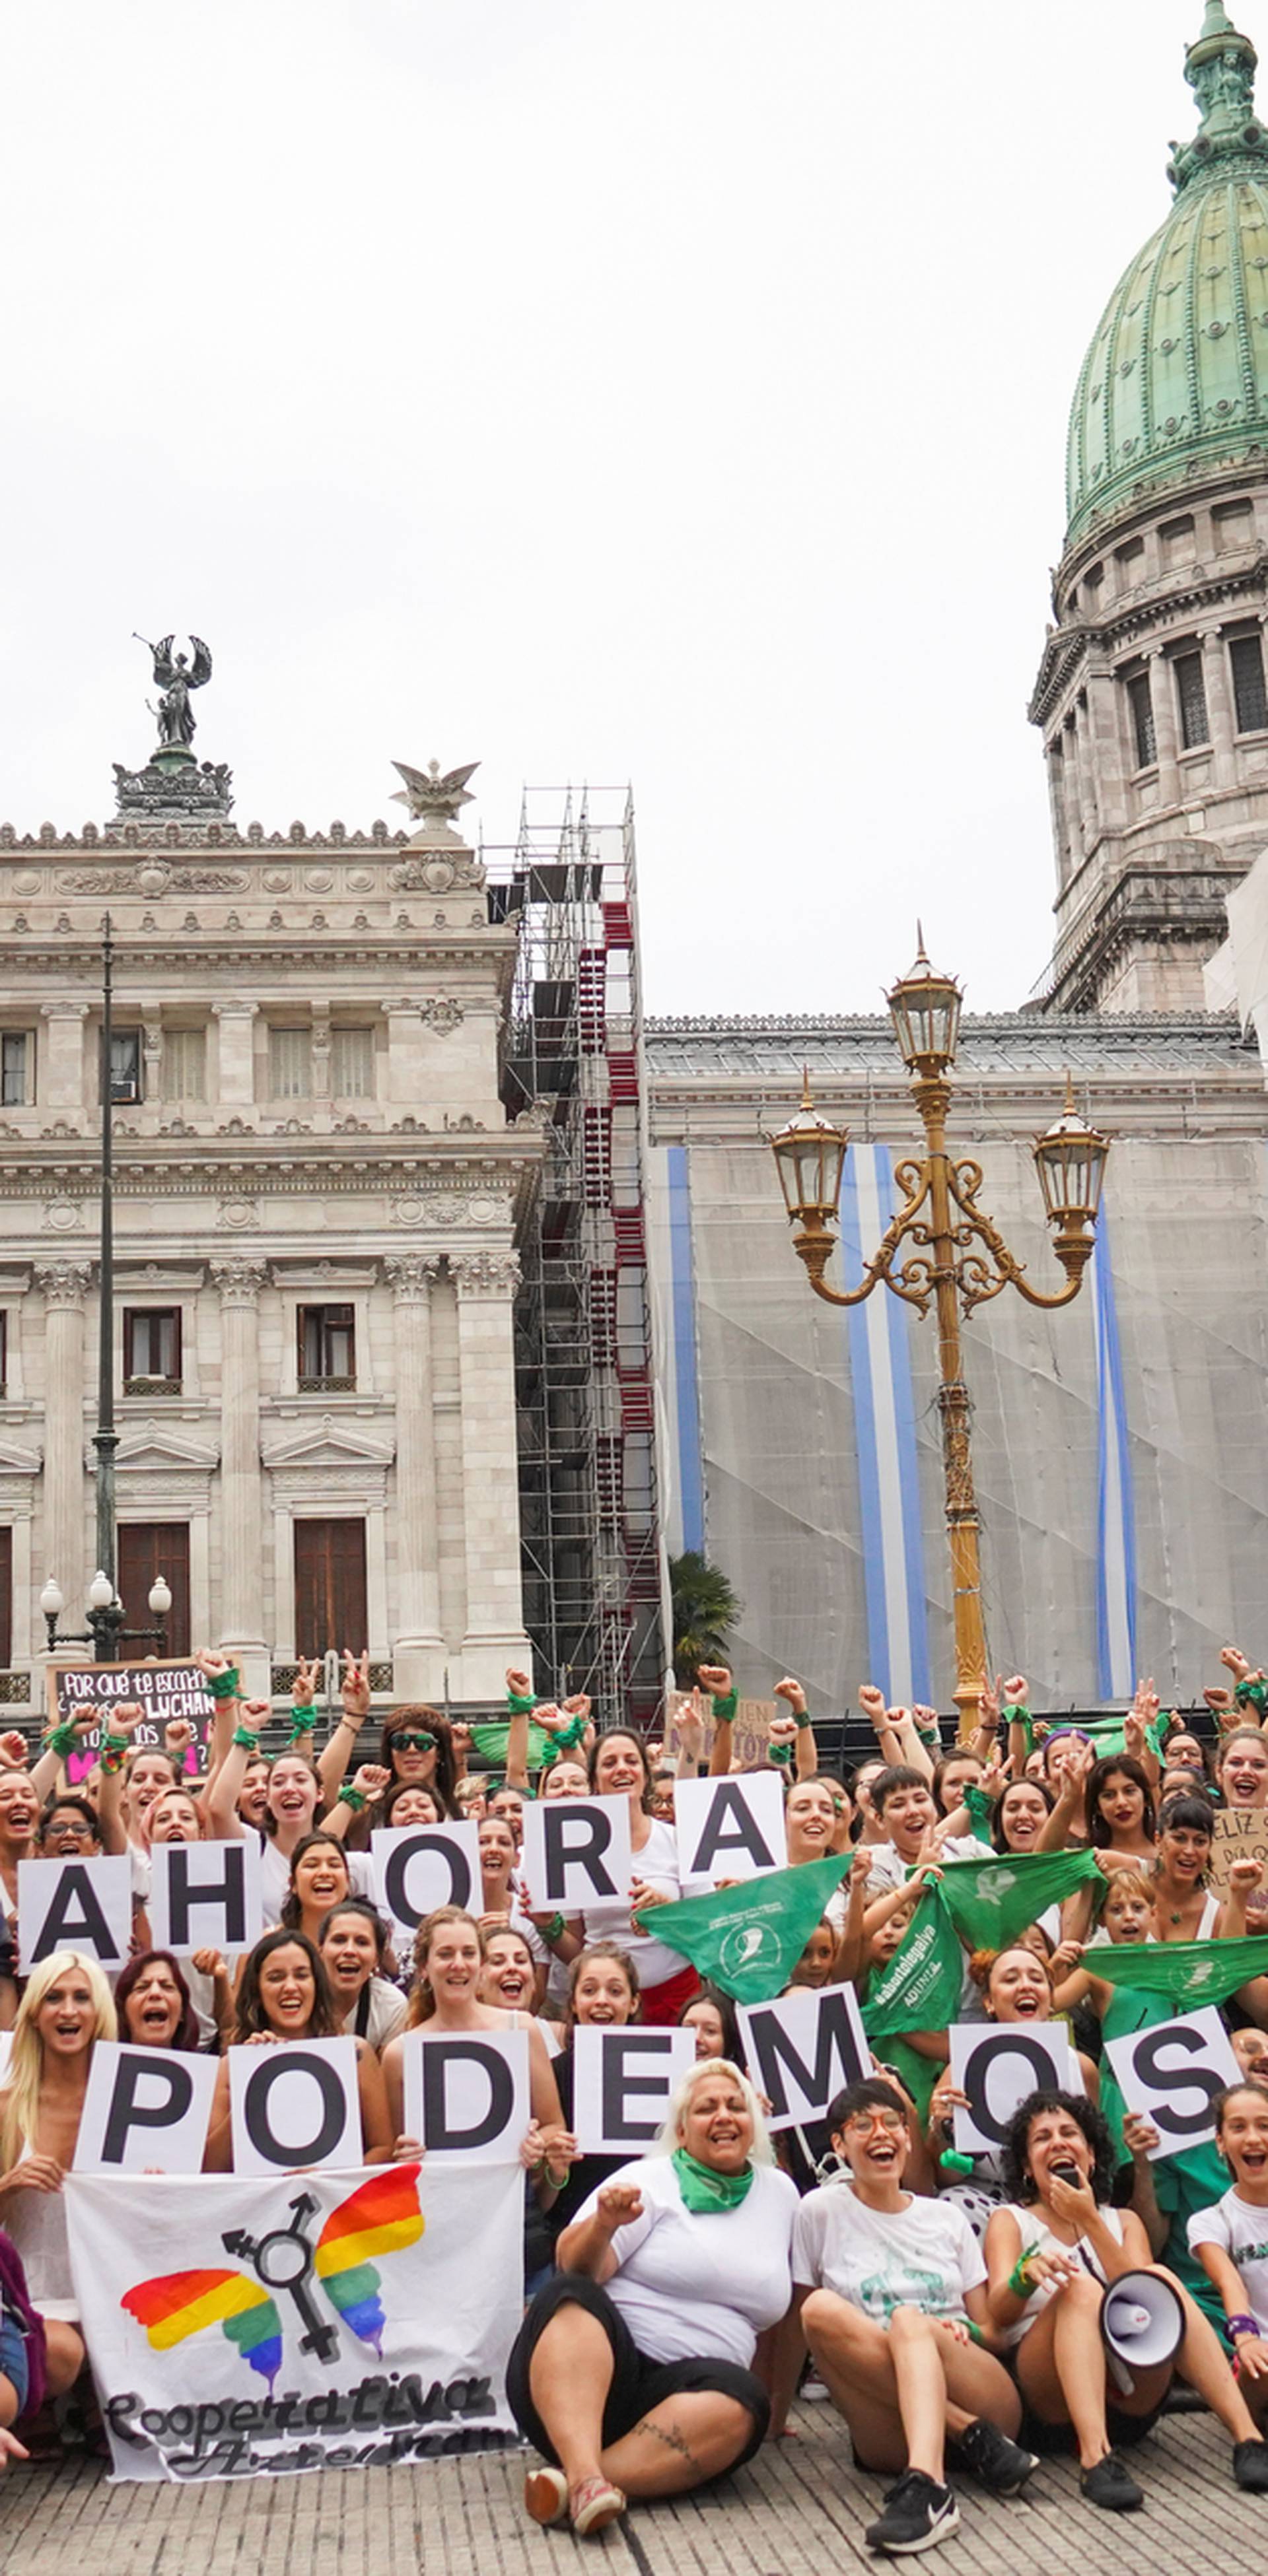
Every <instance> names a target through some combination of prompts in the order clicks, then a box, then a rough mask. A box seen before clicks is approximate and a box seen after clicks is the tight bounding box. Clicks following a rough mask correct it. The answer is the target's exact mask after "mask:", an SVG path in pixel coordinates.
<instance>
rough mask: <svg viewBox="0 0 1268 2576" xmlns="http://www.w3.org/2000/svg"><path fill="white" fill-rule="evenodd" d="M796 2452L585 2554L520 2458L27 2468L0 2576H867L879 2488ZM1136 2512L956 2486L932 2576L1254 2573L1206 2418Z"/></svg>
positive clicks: (1263, 2514) (656, 2511)
mask: <svg viewBox="0 0 1268 2576" xmlns="http://www.w3.org/2000/svg"><path fill="white" fill-rule="evenodd" d="M797 2422H798V2426H799V2430H800V2434H801V2439H800V2440H799V2441H796V2442H782V2443H780V2444H779V2446H778V2448H777V2449H774V2450H771V2449H767V2450H765V2451H763V2452H762V2454H761V2455H760V2457H759V2458H758V2459H757V2460H756V2461H755V2462H754V2463H753V2465H752V2466H751V2467H750V2468H748V2469H746V2470H744V2471H742V2472H741V2475H740V2476H739V2477H738V2478H737V2479H736V2480H735V2481H734V2483H732V2484H728V2485H726V2486H723V2487H721V2488H719V2489H718V2490H717V2491H716V2492H715V2493H713V2494H710V2495H706V2496H703V2497H701V2498H700V2499H698V2500H697V2499H696V2498H694V2497H690V2496H688V2497H685V2498H684V2499H683V2500H682V2502H681V2503H679V2504H673V2505H670V2504H663V2505H651V2506H643V2507H642V2508H641V2509H639V2510H638V2511H637V2512H634V2513H631V2514H630V2515H629V2516H628V2517H627V2519H626V2521H625V2522H624V2523H622V2524H620V2525H618V2526H616V2527H615V2528H614V2529H613V2530H612V2531H610V2532H608V2533H607V2534H606V2536H605V2537H604V2538H603V2539H602V2540H599V2541H592V2542H588V2543H578V2542H576V2541H574V2540H573V2539H572V2538H571V2536H570V2535H567V2534H565V2535H563V2536H562V2537H556V2536H554V2535H553V2534H551V2533H549V2532H541V2531H538V2530H537V2529H536V2528H535V2527H534V2526H533V2525H532V2524H530V2523H529V2522H528V2521H527V2520H526V2518H525V2516H524V2513H523V2511H522V2509H521V2505H520V2482H521V2477H522V2474H523V2461H522V2457H518V2456H515V2455H512V2456H511V2457H510V2458H507V2457H504V2456H498V2455H492V2454H491V2455H490V2456H489V2457H487V2458H484V2459H480V2458H475V2459H466V2460H453V2461H440V2462H436V2463H428V2465H427V2466H426V2467H422V2468H414V2469H404V2468H402V2469H366V2470H362V2471H359V2472H355V2471H348V2472H343V2471H331V2472H330V2473H329V2474H327V2475H321V2474H314V2475H304V2476H300V2477H289V2478H284V2479H279V2480H278V2481H277V2482H276V2484H273V2483H270V2481H269V2480H267V2479H264V2478H253V2479H249V2480H244V2481H243V2482H242V2483H241V2484H238V2485H235V2484H233V2483H232V2482H229V2483H223V2484H220V2485H217V2486H207V2487H201V2488H190V2487H170V2486H153V2487H142V2486H118V2487H111V2486H108V2485H107V2483H106V2480H105V2475H104V2471H103V2470H102V2469H101V2468H100V2467H99V2466H98V2465H97V2464H96V2463H92V2464H90V2463H88V2462H87V2461H83V2462H81V2463H80V2464H79V2465H78V2466H75V2467H64V2468H61V2469H58V2470H49V2469H23V2470H21V2471H19V2472H17V2473H16V2474H15V2473H12V2472H11V2473H10V2474H9V2475H7V2476H6V2477H5V2478H4V2479H3V2480H2V2481H0V2552H2V2555H0V2565H2V2566H3V2570H4V2576H256V2571H257V2570H258V2571H259V2576H416V2571H418V2570H420V2569H421V2570H423V2571H425V2576H578V2571H579V2569H580V2568H582V2567H584V2566H587V2565H589V2566H593V2568H594V2570H595V2576H719V2571H721V2570H725V2571H726V2576H825V2570H832V2571H833V2576H835V2571H836V2570H838V2569H840V2568H842V2567H844V2568H847V2569H848V2568H853V2567H871V2568H879V2567H882V2566H885V2565H891V2564H893V2563H894V2562H893V2561H888V2560H881V2559H876V2558H873V2557H872V2556H871V2554H870V2552H869V2551H867V2550H866V2549H865V2548H864V2547H863V2540H862V2532H863V2525H864V2523H865V2522H866V2521H867V2520H868V2519H869V2518H870V2516H871V2515H872V2514H873V2513H874V2512H875V2511H876V2507H877V2499H878V2498H879V2495H880V2492H881V2481H879V2480H878V2479H875V2478H870V2477H864V2476H861V2475H860V2474H859V2473H858V2472H857V2471H856V2470H855V2469H854V2468H853V2467H852V2466H851V2464H850V2458H849V2444H848V2442H847V2440H846V2438H845V2435H844V2433H843V2431H842V2429H841V2428H840V2426H839V2425H838V2424H837V2422H836V2421H835V2419H834V2418H833V2416H832V2415H831V2413H830V2412H829V2410H828V2409H827V2408H826V2407H823V2406H814V2407H811V2406H803V2407H802V2408H801V2410H800V2412H799V2415H798V2418H797ZM1133 2456H1134V2460H1135V2462H1136V2463H1137V2464H1138V2467H1139V2471H1140V2475H1141V2483H1142V2484H1143V2485H1144V2487H1145V2488H1146V2490H1147V2494H1148V2505H1147V2508H1146V2511H1145V2513H1144V2514H1128V2515H1122V2516H1114V2515H1112V2514H1104V2513H1097V2512H1095V2511H1094V2509H1093V2508H1092V2507H1091V2506H1090V2505H1085V2504H1084V2503H1083V2502H1082V2501H1081V2499H1080V2497H1079V2493H1078V2486H1077V2481H1076V2477H1075V2472H1074V2469H1073V2466H1072V2465H1071V2463H1070V2462H1069V2461H1068V2460H1054V2461H1046V2462H1045V2463H1044V2466H1043V2467H1042V2468H1041V2469H1040V2470H1038V2471H1037V2473H1036V2475H1035V2477H1034V2478H1033V2479H1032V2481H1031V2484H1030V2490H1029V2498H1028V2500H1025V2501H1021V2502H1017V2503H1013V2504H995V2503H992V2502H991V2501H990V2500H989V2499H988V2498H985V2497H983V2496H982V2495H980V2494H979V2493H978V2491H977V2490H976V2489H975V2488H974V2487H973V2486H972V2485H971V2483H969V2482H968V2481H965V2482H963V2484H962V2485H961V2488H960V2529H959V2532H958V2534H957V2535H956V2537H955V2538H954V2539H953V2540H949V2541H946V2542H944V2543H943V2545H942V2546H941V2547H940V2548H939V2549H937V2550H936V2551H935V2552H933V2553H932V2554H931V2556H930V2558H929V2560H928V2564H929V2566H930V2567H931V2568H932V2567H936V2568H937V2569H938V2571H939V2576H984V2571H987V2570H989V2571H991V2576H999V2570H1000V2569H1001V2568H1005V2569H1007V2570H1008V2571H1009V2576H1013V2572H1014V2571H1016V2576H1053V2571H1054V2570H1061V2569H1065V2568H1067V2567H1069V2566H1071V2565H1072V2564H1075V2563H1077V2561H1078V2560H1079V2558H1080V2557H1081V2556H1082V2555H1083V2554H1084V2553H1085V2552H1086V2553H1087V2554H1088V2555H1089V2556H1091V2555H1094V2557H1095V2563H1096V2567H1097V2570H1098V2576H1101V2571H1108V2570H1114V2569H1124V2570H1126V2569H1129V2568H1130V2569H1132V2570H1133V2571H1138V2570H1139V2567H1140V2564H1141V2560H1142V2556H1143V2557H1145V2558H1146V2559H1148V2560H1149V2561H1150V2562H1151V2563H1152V2564H1153V2566H1155V2567H1157V2568H1161V2569H1163V2570H1170V2569H1173V2568H1182V2569H1183V2570H1184V2576H1208V2571H1209V2576H1224V2571H1225V2570H1226V2569H1227V2568H1228V2567H1229V2566H1230V2565H1234V2566H1236V2565H1238V2564H1241V2565H1246V2564H1254V2563H1255V2561H1256V2559H1258V2560H1260V2561H1262V2558H1263V2555H1264V2550H1265V2543H1266V2542H1268V2498H1265V2499H1262V2500H1260V2499H1257V2498H1256V2497H1254V2496H1244V2495H1242V2494H1241V2493H1240V2491H1239V2490H1238V2489H1237V2488H1236V2487H1234V2485H1233V2483H1232V2478H1231V2473H1230V2468H1229V2453H1228V2445H1227V2443H1226V2441H1225V2439H1224V2437H1223V2435H1222V2434H1221V2433H1220V2431H1219V2428H1218V2426H1217V2425H1215V2424H1214V2423H1213V2422H1212V2419H1211V2418H1210V2417H1209V2416H1206V2415H1171V2416H1165V2417H1164V2418H1163V2420H1162V2422H1161V2424H1160V2425H1159V2426H1158V2428H1157V2431H1156V2432H1155V2433H1154V2434H1153V2435H1152V2436H1151V2438H1150V2439H1149V2441H1147V2442H1146V2443H1144V2444H1143V2446H1142V2447H1141V2449H1140V2450H1139V2451H1138V2452H1136V2453H1135V2454H1134V2455H1133Z"/></svg>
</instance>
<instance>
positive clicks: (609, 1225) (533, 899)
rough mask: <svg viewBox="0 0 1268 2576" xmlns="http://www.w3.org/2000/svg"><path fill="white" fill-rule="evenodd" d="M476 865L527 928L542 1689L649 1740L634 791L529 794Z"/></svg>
mask: <svg viewBox="0 0 1268 2576" xmlns="http://www.w3.org/2000/svg"><path fill="white" fill-rule="evenodd" d="M481 855H482V857H483V860H484V862H485V866H486V868H487V870H488V877H489V888H490V900H491V903H492V904H493V906H494V909H495V913H496V912H497V911H498V910H499V909H500V910H501V911H502V913H503V917H505V918H507V919H510V918H512V917H514V916H518V920H519V929H520V945H519V956H518V963H517V968H516V977H515V987H514V993H513V998H512V1004H511V1013H510V1022H509V1027H508V1031H507V1037H506V1046H505V1054H504V1060H503V1069H502V1079H503V1097H504V1100H505V1104H506V1108H507V1111H508V1114H509V1115H511V1116H513V1117H514V1116H517V1115H518V1114H520V1113H521V1112H522V1111H524V1110H525V1109H530V1108H532V1107H534V1106H536V1108H537V1111H538V1114H539V1115H541V1116H542V1117H543V1118H544V1121H545V1124H546V1136H547V1151H546V1156H545V1159H544V1162H543V1166H542V1172H541V1177H540V1182H539V1186H538V1189H537V1192H536V1196H535V1199H534V1202H533V1205H532V1208H531V1210H530V1213H529V1215H528V1218H527V1221H526V1223H525V1227H524V1231H523V1235H522V1237H521V1243H520V1258H521V1263H522V1270H523V1276H522V1281H521V1285H520V1290H519V1294H518V1297H517V1300H516V1319H515V1320H516V1380H517V1402H518V1408H519V1466H520V1520H521V1535H522V1544H523V1565H524V1610H525V1623H526V1626H527V1629H528V1633H529V1636H530V1637H531V1638H532V1641H533V1646H534V1649H535V1652H536V1655H537V1659H538V1675H537V1678H538V1682H539V1685H540V1684H541V1683H543V1682H545V1681H546V1680H547V1679H548V1680H549V1686H550V1688H551V1689H552V1690H553V1691H554V1692H555V1693H556V1695H557V1696H558V1697H560V1698H563V1697H564V1696H566V1695H567V1693H569V1692H571V1691H576V1690H584V1691H587V1692H588V1693H589V1695H590V1697H591V1699H592V1700H593V1702H594V1704H595V1710H596V1714H597V1715H598V1717H599V1718H600V1720H601V1721H602V1722H604V1723H606V1724H609V1725H611V1724H613V1723H617V1722H624V1723H626V1724H635V1725H646V1724H650V1723H651V1721H652V1720H653V1719H654V1718H655V1717H656V1716H657V1714H658V1712H659V1710H660V1706H661V1701H662V1694H663V1685H664V1676H665V1669H666V1663H667V1657H666V1653H665V1643H664V1627H663V1618H662V1591H663V1587H662V1554H661V1544H660V1527H659V1517H658V1513H657V1498H656V1463H655V1425H654V1376H653V1350H652V1311H651V1296H650V1291H649V1286H648V1276H647V1223H646V1186H645V1184H646V1165H647V1106H646V1104H647V1091H646V1074H645V1067H644V1055H643V1029H642V1011H641V1003H640V994H639V966H638V926H637V906H636V889H635V865H634V814H633V807H632V804H631V802H630V797H629V793H628V790H626V789H619V790H616V789H586V790H582V791H581V792H580V793H578V794H577V795H574V793H573V791H572V789H571V788H568V789H564V790H558V789H544V788H529V789H526V790H525V793H524V800H523V808H522V812H521V818H520V831H519V839H518V841H517V843H516V845H515V848H514V851H508V852H500V851H498V850H490V849H489V848H488V847H487V846H486V847H485V848H484V849H483V850H482V853H481Z"/></svg>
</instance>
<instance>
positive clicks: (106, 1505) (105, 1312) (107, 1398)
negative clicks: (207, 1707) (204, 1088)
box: [40, 913, 172, 1664]
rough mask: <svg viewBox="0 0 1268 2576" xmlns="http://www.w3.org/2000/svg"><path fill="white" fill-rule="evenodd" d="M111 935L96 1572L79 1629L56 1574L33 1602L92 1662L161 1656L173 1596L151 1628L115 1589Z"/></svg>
mask: <svg viewBox="0 0 1268 2576" xmlns="http://www.w3.org/2000/svg"><path fill="white" fill-rule="evenodd" d="M113 970H114V942H113V940H112V939H111V936H110V915H109V913H107V914H106V917H105V922H104V924H103V928H102V941H101V1312H100V1318H99V1332H98V1342H97V1428H96V1430H95V1432H94V1433H93V1447H94V1449H95V1450H96V1452H97V1571H96V1573H95V1574H94V1576H93V1578H92V1581H91V1583H90V1584H89V1586H88V1599H87V1602H86V1604H85V1609H84V1616H85V1618H86V1619H87V1621H88V1625H87V1627H86V1628H84V1629H78V1630H69V1631H66V1632H64V1633H62V1634H59V1632H58V1626H57V1623H58V1620H59V1619H60V1617H61V1615H62V1611H63V1610H64V1608H65V1606H66V1604H65V1596H64V1594H63V1592H62V1588H61V1585H60V1584H59V1583H58V1582H57V1580H56V1578H55V1576H53V1575H51V1574H50V1576H49V1579H48V1581H47V1583H46V1584H45V1586H44V1589H43V1591H42V1592H41V1594H40V1609H41V1611H42V1613H43V1617H44V1624H45V1627H46V1629H47V1631H48V1651H49V1653H50V1655H52V1654H55V1653H56V1651H57V1649H58V1647H59V1646H88V1645H91V1647H92V1650H93V1660H94V1662H95V1663H98V1664H111V1663H116V1662H117V1661H118V1657H119V1648H120V1646H124V1645H147V1646H149V1645H156V1646H157V1647H158V1650H159V1653H160V1655H162V1654H164V1653H165V1651H166V1647H167V1614H168V1612H169V1610H170V1609H171V1606H172V1596H171V1592H170V1591H169V1589H168V1586H167V1584H166V1583H165V1582H164V1580H163V1577H162V1575H161V1574H160V1575H157V1576H156V1577H155V1580H154V1582H153V1583H152V1584H151V1585H150V1596H149V1608H150V1611H151V1613H152V1616H153V1619H154V1626H153V1627H152V1628H129V1627H127V1626H126V1625H125V1621H126V1619H127V1615H128V1614H127V1611H126V1610H125V1608H124V1606H123V1603H122V1602H121V1600H120V1599H119V1595H118V1593H117V1591H116V1589H115V1492H114V1459H115V1451H116V1449H117V1448H118V1446H119V1435H118V1432H117V1431H116V1429H115V1422H114V1150H113V1149H114V1135H113V1111H114V1066H113V1062H112V1058H113V1054H114V987H113Z"/></svg>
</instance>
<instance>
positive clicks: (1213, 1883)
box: [1207, 1807, 1268, 1896]
mask: <svg viewBox="0 0 1268 2576" xmlns="http://www.w3.org/2000/svg"><path fill="white" fill-rule="evenodd" d="M1235 1860H1263V1861H1268V1807H1231V1808H1227V1809H1224V1810H1222V1811H1221V1812H1220V1813H1219V1814H1218V1815H1216V1816H1214V1817H1212V1820H1211V1866H1210V1869H1209V1871H1208V1873H1207V1885H1208V1886H1209V1888H1210V1890H1211V1893H1212V1895H1213V1896H1227V1894H1228V1880H1229V1872H1230V1870H1231V1869H1232V1866H1233V1863H1234V1861H1235Z"/></svg>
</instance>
